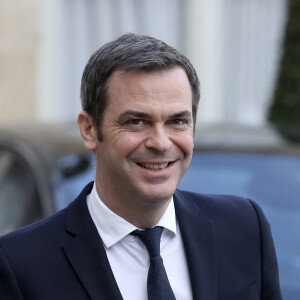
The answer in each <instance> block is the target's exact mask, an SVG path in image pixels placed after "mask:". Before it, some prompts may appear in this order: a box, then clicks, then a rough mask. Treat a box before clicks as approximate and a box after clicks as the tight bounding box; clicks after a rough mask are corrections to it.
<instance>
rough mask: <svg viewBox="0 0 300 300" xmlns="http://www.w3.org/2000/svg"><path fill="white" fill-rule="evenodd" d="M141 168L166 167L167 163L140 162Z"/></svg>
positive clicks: (156, 168)
mask: <svg viewBox="0 0 300 300" xmlns="http://www.w3.org/2000/svg"><path fill="white" fill-rule="evenodd" d="M140 165H141V166H142V167H143V168H146V169H151V170H161V169H164V168H166V167H167V166H168V165H169V163H164V164H142V163H141V164H140Z"/></svg>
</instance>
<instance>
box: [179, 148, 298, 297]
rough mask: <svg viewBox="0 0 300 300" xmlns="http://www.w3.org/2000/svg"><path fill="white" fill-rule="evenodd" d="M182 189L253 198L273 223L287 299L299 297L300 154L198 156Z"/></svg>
mask: <svg viewBox="0 0 300 300" xmlns="http://www.w3.org/2000/svg"><path fill="white" fill-rule="evenodd" d="M179 188H181V189H185V190H190V191H194V192H198V193H208V194H234V195H239V196H243V197H248V198H251V199H253V200H255V201H256V202H257V203H258V204H259V205H260V206H261V207H262V208H263V210H264V213H265V214H266V216H267V218H268V220H269V222H270V224H271V228H272V232H273V237H274V242H275V246H276V251H277V257H278V262H279V269H280V278H281V285H282V292H283V295H284V299H296V298H297V299H298V298H299V297H300V286H299V282H300V250H299V249H300V230H299V228H300V200H299V199H300V198H299V195H300V156H293V155H280V154H277V155H276V154H242V153H222V152H215V153H214V152H210V153H206V152H195V153H194V156H193V159H192V163H191V165H190V167H189V170H188V171H187V172H186V174H185V175H184V177H183V179H182V181H181V183H180V185H179ZM299 299H300V298H299Z"/></svg>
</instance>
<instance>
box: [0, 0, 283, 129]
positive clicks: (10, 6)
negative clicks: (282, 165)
mask: <svg viewBox="0 0 300 300" xmlns="http://www.w3.org/2000/svg"><path fill="white" fill-rule="evenodd" d="M0 3H1V4H0V6H1V7H0V25H1V26H0V41H1V43H0V66H1V67H0V78H1V81H0V82H1V83H0V124H1V123H5V122H13V121H20V120H32V119H34V120H42V121H46V122H62V121H72V120H75V119H76V115H77V113H78V112H79V110H80V99H79V89H80V77H81V74H82V71H83V68H84V66H85V64H86V62H87V60H88V58H89V57H90V55H91V54H92V53H93V52H94V51H95V50H97V49H98V48H99V47H100V46H101V45H103V44H104V43H105V42H108V41H110V40H112V39H114V38H117V37H118V36H120V35H121V34H122V33H125V32H136V33H142V34H149V35H152V36H154V37H156V38H159V39H162V40H164V41H166V42H167V43H169V44H170V45H172V46H174V47H175V48H177V49H178V50H180V51H181V52H183V53H184V54H186V55H187V56H188V57H189V58H190V60H191V61H192V63H193V65H194V66H195V67H196V69H197V71H198V75H199V78H200V82H201V93H202V97H201V103H200V107H199V115H198V118H199V121H200V123H201V122H204V123H216V122H221V123H233V124H250V125H261V124H264V123H265V122H266V114H267V110H268V107H269V105H270V101H271V99H272V94H273V91H274V86H275V83H276V76H277V72H278V64H279V62H280V56H281V45H282V41H283V35H284V30H285V24H286V16H287V0H264V1H261V0H239V1H235V0H185V1H182V0H151V1H149V0H89V1H86V0H72V1H69V0H14V1H10V0H0Z"/></svg>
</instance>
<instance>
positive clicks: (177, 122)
mask: <svg viewBox="0 0 300 300" xmlns="http://www.w3.org/2000/svg"><path fill="white" fill-rule="evenodd" d="M172 123H173V124H175V125H182V124H185V123H186V122H185V121H184V120H182V119H174V120H172Z"/></svg>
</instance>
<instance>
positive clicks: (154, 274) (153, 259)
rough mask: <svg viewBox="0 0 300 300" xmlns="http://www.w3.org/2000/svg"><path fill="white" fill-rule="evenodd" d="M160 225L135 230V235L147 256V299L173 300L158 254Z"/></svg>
mask: <svg viewBox="0 0 300 300" xmlns="http://www.w3.org/2000/svg"><path fill="white" fill-rule="evenodd" d="M162 231H163V228H162V227H158V226H156V227H153V228H151V229H147V230H144V231H141V230H135V231H134V232H133V234H134V235H137V236H138V237H139V238H140V240H141V241H142V242H143V243H144V245H145V246H146V248H147V250H148V253H149V257H150V267H149V272H148V279H147V290H148V299H149V300H174V299H176V298H175V296H174V293H173V291H172V288H171V285H170V283H169V280H168V276H167V273H166V270H165V267H164V263H163V260H162V258H161V256H160V238H161V234H162Z"/></svg>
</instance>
